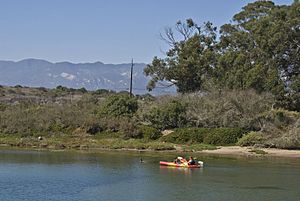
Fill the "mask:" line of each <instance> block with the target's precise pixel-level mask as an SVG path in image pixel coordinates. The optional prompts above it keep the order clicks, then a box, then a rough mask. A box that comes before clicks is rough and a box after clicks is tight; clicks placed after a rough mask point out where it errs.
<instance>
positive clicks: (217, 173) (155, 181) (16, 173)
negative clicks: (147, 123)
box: [0, 150, 300, 201]
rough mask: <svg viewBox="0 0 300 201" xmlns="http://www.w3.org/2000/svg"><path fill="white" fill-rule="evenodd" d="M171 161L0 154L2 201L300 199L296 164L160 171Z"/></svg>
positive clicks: (212, 162) (231, 162) (217, 162)
mask: <svg viewBox="0 0 300 201" xmlns="http://www.w3.org/2000/svg"><path fill="white" fill-rule="evenodd" d="M140 157H143V160H144V161H145V163H140ZM174 157H175V155H172V154H162V153H160V154H149V153H146V154H145V153H144V154H142V153H121V152H111V153H110V152H105V153H97V154H95V153H72V152H57V153H56V152H38V151H20V150H0V201H19V200H20V201H27V200H28V201H34V200H47V201H48V200H49V201H54V200H55V201H56V200H57V201H65V200H66V201H67V200H68V201H72V200H74V201H75V200H87V201H94V200H95V201H96V200H97V201H99V200H105V201H109V200H122V201H123V200H130V201H134V200H149V201H152V200H246V201H247V200H249V201H255V200H260V201H264V200H272V201H276V200H278V201H279V200H293V201H294V200H300V161H299V160H295V159H289V160H287V159H285V160H283V159H272V160H269V159H236V158H218V157H207V156H205V157H204V156H202V157H201V156H198V158H201V159H202V160H203V161H204V162H205V166H204V168H203V169H202V168H201V169H180V168H168V167H160V166H159V164H158V162H159V161H160V160H172V159H173V158H174Z"/></svg>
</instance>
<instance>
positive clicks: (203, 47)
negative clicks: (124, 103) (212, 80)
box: [144, 19, 216, 92]
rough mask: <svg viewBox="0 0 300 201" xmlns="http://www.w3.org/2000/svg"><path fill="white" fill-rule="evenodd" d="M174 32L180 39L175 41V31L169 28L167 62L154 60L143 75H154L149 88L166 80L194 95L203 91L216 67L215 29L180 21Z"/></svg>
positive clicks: (209, 24)
mask: <svg viewBox="0 0 300 201" xmlns="http://www.w3.org/2000/svg"><path fill="white" fill-rule="evenodd" d="M175 30H176V31H177V33H178V34H179V35H181V36H182V38H181V39H178V40H176V34H175V33H174V31H173V29H172V28H166V32H165V36H162V37H163V39H164V40H165V41H166V42H167V43H168V44H169V45H170V47H171V48H170V49H169V50H168V51H167V52H166V55H167V57H166V58H164V59H161V58H158V57H154V59H153V61H152V63H151V64H149V65H147V67H146V68H145V69H144V72H145V74H146V75H147V76H151V78H152V79H151V80H150V82H149V84H148V89H149V90H152V89H153V88H154V87H155V86H156V84H157V83H158V82H160V81H164V80H167V81H168V82H170V83H172V84H174V85H176V87H177V89H178V92H193V91H197V90H201V89H203V88H204V84H205V82H206V79H207V78H209V77H210V76H211V69H212V68H211V67H212V66H214V65H215V60H216V58H215V54H214V53H215V52H214V49H215V44H216V28H215V27H213V25H212V23H210V22H207V23H205V24H204V25H203V27H200V26H198V25H197V24H195V23H194V22H193V20H191V19H188V20H186V23H183V22H181V21H178V22H177V24H176V26H175Z"/></svg>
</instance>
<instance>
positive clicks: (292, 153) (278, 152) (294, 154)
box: [201, 146, 300, 158]
mask: <svg viewBox="0 0 300 201" xmlns="http://www.w3.org/2000/svg"><path fill="white" fill-rule="evenodd" d="M251 150H262V151H264V152H265V154H257V153H255V152H251ZM201 153H208V154H216V155H238V156H260V155H262V156H274V157H288V158H300V150H285V149H273V148H268V149H267V148H259V149H258V148H253V147H239V146H228V147H218V149H216V150H204V151H201Z"/></svg>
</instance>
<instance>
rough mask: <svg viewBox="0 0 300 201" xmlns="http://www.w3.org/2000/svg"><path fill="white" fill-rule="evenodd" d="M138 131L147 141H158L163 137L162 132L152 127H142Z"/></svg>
mask: <svg viewBox="0 0 300 201" xmlns="http://www.w3.org/2000/svg"><path fill="white" fill-rule="evenodd" d="M138 129H139V131H140V133H141V135H142V136H143V138H144V139H147V140H157V139H158V138H160V137H161V136H162V134H161V132H160V131H159V130H158V129H156V128H154V127H151V126H146V125H141V126H139V128H138Z"/></svg>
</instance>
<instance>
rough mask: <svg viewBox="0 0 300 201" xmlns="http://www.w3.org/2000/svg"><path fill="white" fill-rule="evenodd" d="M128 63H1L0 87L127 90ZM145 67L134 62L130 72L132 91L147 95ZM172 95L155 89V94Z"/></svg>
mask: <svg viewBox="0 0 300 201" xmlns="http://www.w3.org/2000/svg"><path fill="white" fill-rule="evenodd" d="M130 66H131V64H130V63H127V64H126V63H124V64H104V63H102V62H95V63H77V64H75V63H70V62H58V63H51V62H48V61H45V60H40V59H25V60H22V61H18V62H13V61H0V85H7V86H15V85H22V86H29V87H46V88H55V87H56V86H58V85H62V86H66V87H69V88H81V87H84V88H86V89H88V90H97V89H110V90H115V91H123V90H128V88H129V82H130ZM145 66H146V64H144V63H135V64H134V73H133V92H134V93H135V94H143V93H147V90H146V85H147V82H148V80H149V78H147V77H146V76H145V75H144V74H143V69H144V68H145ZM169 92H174V88H173V89H168V90H167V91H162V90H155V91H154V93H156V94H159V93H169Z"/></svg>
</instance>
